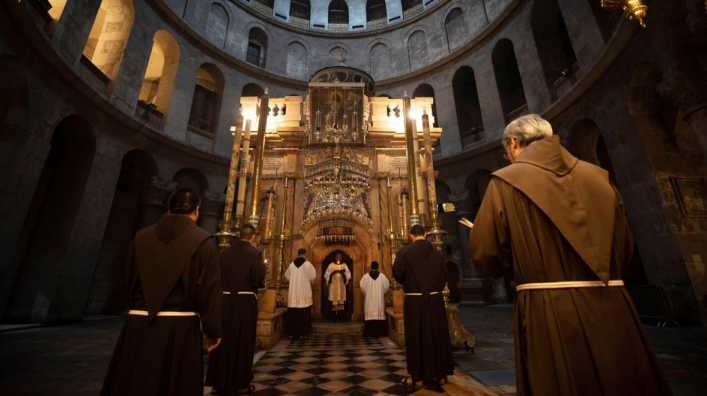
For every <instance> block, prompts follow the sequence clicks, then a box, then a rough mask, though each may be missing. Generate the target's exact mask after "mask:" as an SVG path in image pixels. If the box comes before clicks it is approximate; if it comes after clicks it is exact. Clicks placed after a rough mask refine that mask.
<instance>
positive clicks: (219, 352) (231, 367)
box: [206, 240, 266, 395]
mask: <svg viewBox="0 0 707 396" xmlns="http://www.w3.org/2000/svg"><path fill="white" fill-rule="evenodd" d="M265 272H266V268H265V264H263V255H262V253H261V252H260V251H259V250H258V249H256V248H255V247H253V246H251V245H250V244H249V243H248V242H244V241H241V240H236V241H233V244H232V245H231V247H230V248H228V249H226V250H224V251H223V253H222V255H221V282H222V284H223V290H224V291H227V292H230V294H224V295H223V341H222V342H221V345H220V346H219V347H218V348H216V349H215V350H214V351H212V352H211V353H210V354H209V366H208V371H207V374H206V384H207V385H211V386H213V387H214V389H215V390H216V391H217V392H218V394H219V395H232V394H235V392H236V391H237V390H239V389H243V388H246V387H248V385H250V382H251V381H252V380H253V355H254V354H255V341H256V332H255V331H256V327H257V325H258V302H257V300H256V297H255V295H252V294H238V292H253V293H255V292H257V291H258V289H260V288H263V287H265Z"/></svg>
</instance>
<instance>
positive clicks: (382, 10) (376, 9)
mask: <svg viewBox="0 0 707 396" xmlns="http://www.w3.org/2000/svg"><path fill="white" fill-rule="evenodd" d="M387 17H388V10H387V9H386V6H385V0H368V1H366V22H371V21H377V20H383V21H384V23H385V21H386V19H387Z"/></svg>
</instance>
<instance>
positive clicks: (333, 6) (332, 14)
mask: <svg viewBox="0 0 707 396" xmlns="http://www.w3.org/2000/svg"><path fill="white" fill-rule="evenodd" d="M328 21H329V22H328V23H329V25H346V27H347V28H348V26H349V4H348V2H346V0H331V1H330V2H329V19H328Z"/></svg>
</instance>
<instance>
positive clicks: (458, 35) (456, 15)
mask: <svg viewBox="0 0 707 396" xmlns="http://www.w3.org/2000/svg"><path fill="white" fill-rule="evenodd" d="M444 32H445V34H446V37H447V46H448V49H449V52H452V51H453V50H455V49H457V48H459V47H461V46H462V44H464V43H465V42H466V41H467V39H468V36H467V28H466V22H465V20H464V10H463V9H462V8H461V7H455V8H453V9H452V10H451V11H449V13H447V16H446V17H445V18H444Z"/></svg>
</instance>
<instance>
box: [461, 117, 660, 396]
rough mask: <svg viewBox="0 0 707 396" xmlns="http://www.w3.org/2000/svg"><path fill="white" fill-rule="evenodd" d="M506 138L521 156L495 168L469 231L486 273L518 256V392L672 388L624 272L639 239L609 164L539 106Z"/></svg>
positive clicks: (646, 393)
mask: <svg viewBox="0 0 707 396" xmlns="http://www.w3.org/2000/svg"><path fill="white" fill-rule="evenodd" d="M504 147H505V151H506V157H507V158H508V159H509V160H511V162H512V164H511V165H510V166H507V167H505V168H503V169H500V170H498V171H497V172H495V173H494V174H493V177H492V178H491V181H490V183H489V186H488V188H487V190H486V194H485V196H484V199H483V202H482V204H481V207H480V209H479V212H478V214H477V216H476V221H475V224H474V226H473V230H472V232H471V238H470V239H471V249H472V253H473V260H474V265H476V266H477V267H478V268H479V269H480V270H481V271H482V272H486V273H489V274H493V275H496V276H500V275H502V273H503V268H502V262H503V259H504V257H510V258H511V260H512V263H513V264H512V265H513V277H514V283H515V285H516V290H517V300H516V304H515V312H514V315H515V316H514V334H515V359H516V382H517V392H518V395H519V396H523V395H543V396H544V395H553V396H560V395H592V396H594V395H603V396H610V395H616V396H619V395H621V396H625V395H641V396H650V395H669V394H670V390H669V388H668V386H667V384H666V382H665V380H664V378H663V376H662V374H661V371H660V369H659V367H658V365H657V364H656V360H655V358H654V356H653V353H652V352H651V349H650V347H649V346H648V342H647V341H646V338H645V336H644V334H643V331H642V329H641V323H640V322H639V319H638V315H637V313H636V310H635V308H634V306H633V303H632V301H631V297H630V296H629V294H628V292H627V291H626V289H625V288H624V287H623V282H622V281H621V276H622V273H623V271H625V270H626V268H624V267H625V266H626V265H627V264H628V263H629V262H630V257H631V249H632V246H633V245H632V241H631V234H630V231H629V226H628V222H627V219H626V215H625V213H624V208H623V205H622V201H621V196H620V195H619V193H618V192H617V191H616V189H615V188H614V187H613V186H612V185H611V183H610V182H609V178H608V174H607V172H606V171H604V170H603V169H601V168H599V167H597V166H594V165H592V164H589V163H587V162H584V161H579V160H578V159H577V158H575V157H573V156H572V155H571V154H570V153H569V152H567V150H565V149H564V148H563V147H562V146H561V145H560V141H559V138H558V136H553V131H552V126H551V125H550V123H549V122H547V121H546V120H544V119H542V118H541V117H540V116H538V115H535V114H531V115H527V116H523V117H520V118H519V119H517V120H515V121H513V122H511V123H510V124H509V125H508V127H506V130H505V134H504ZM558 282H562V283H558Z"/></svg>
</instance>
